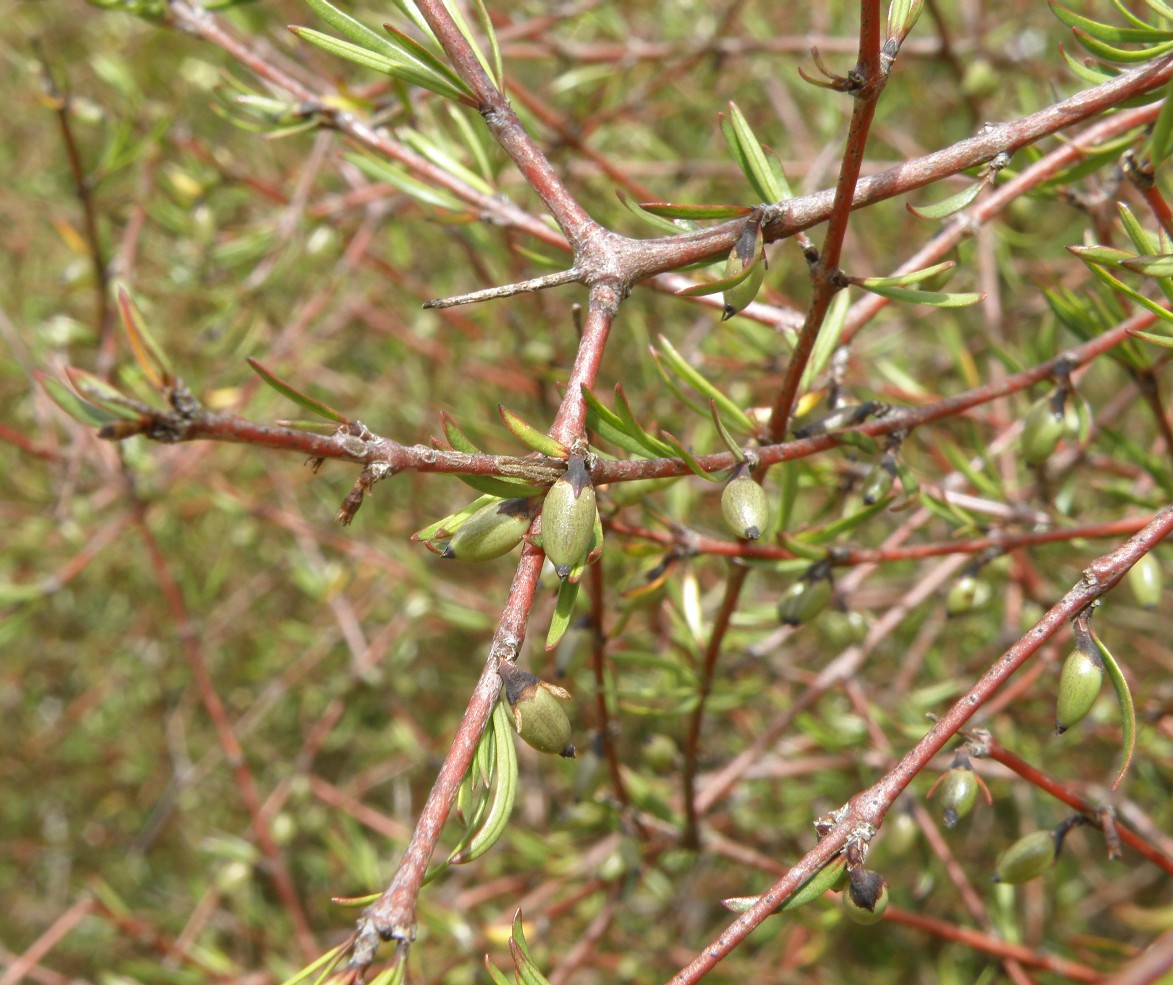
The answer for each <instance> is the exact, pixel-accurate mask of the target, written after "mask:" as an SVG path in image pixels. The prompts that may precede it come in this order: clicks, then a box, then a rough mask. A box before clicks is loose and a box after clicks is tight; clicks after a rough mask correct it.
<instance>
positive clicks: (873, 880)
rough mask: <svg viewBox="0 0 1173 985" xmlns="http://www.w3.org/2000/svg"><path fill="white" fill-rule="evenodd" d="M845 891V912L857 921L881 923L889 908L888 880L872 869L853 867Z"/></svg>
mask: <svg viewBox="0 0 1173 985" xmlns="http://www.w3.org/2000/svg"><path fill="white" fill-rule="evenodd" d="M849 878H850V882H848V884H847V889H845V890H844V891H843V912H844V913H846V914H847V915H848V916H849V917H850V918H851V919H852V920H854V921H855V922H856V923H862V924H864V925H865V926H866V925H868V924H873V923H879V922H880V920H882V919H883V917H884V911H885V910H886V909H888V880H887V879H885V878H884V877H883V876H882V875H880V873H878V872H872V871H871V870H870V869H864V868H859V869H853V870H852V871H851V873H850V876H849Z"/></svg>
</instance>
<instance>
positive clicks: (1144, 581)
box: [1128, 552, 1161, 609]
mask: <svg viewBox="0 0 1173 985" xmlns="http://www.w3.org/2000/svg"><path fill="white" fill-rule="evenodd" d="M1128 588H1129V589H1130V590H1131V592H1132V597H1133V598H1134V599H1135V600H1136V604H1137V605H1139V606H1142V607H1144V608H1146V609H1155V608H1156V607H1157V606H1158V605H1159V604H1160V601H1161V562H1160V561H1158V560H1157V559H1156V557H1155V556H1154V555H1153V554H1152V553H1151V552H1150V553H1148V554H1146V555H1145V556H1144V557H1142V558H1141V559H1140V560H1139V561H1137V562H1136V564H1134V565H1133V566H1132V567H1131V568H1129V569H1128Z"/></svg>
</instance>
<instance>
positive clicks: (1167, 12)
mask: <svg viewBox="0 0 1173 985" xmlns="http://www.w3.org/2000/svg"><path fill="white" fill-rule="evenodd" d="M1144 2H1145V3H1146V4H1148V6H1149V8H1150V9H1151V10H1153V11H1154V12H1155V13H1156V14H1157V16H1158V17H1164V18H1165V19H1166V20H1171V21H1173V7H1170V6H1169V5H1168V4H1167V3H1164V2H1163V0H1144Z"/></svg>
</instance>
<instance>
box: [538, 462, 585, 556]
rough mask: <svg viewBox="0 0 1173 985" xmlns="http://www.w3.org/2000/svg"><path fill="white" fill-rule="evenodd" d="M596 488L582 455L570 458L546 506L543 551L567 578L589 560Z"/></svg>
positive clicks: (546, 500)
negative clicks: (576, 566)
mask: <svg viewBox="0 0 1173 985" xmlns="http://www.w3.org/2000/svg"><path fill="white" fill-rule="evenodd" d="M595 513H596V510H595V487H594V486H592V485H591V477H590V475H588V474H587V470H586V463H585V461H584V460H583V457H582V456H581V455H572V456H570V459H569V461H568V462H567V464H566V472H565V473H563V474H562V475H561V476H559V478H558V481H557V482H555V483H554V484H553V485H552V486H551V487H550V490H549V492H547V493H546V498H545V500H544V501H543V503H542V550H544V551H545V552H546V557H548V558H549V559H550V563H551V564H552V565H554V570H555V571H556V572H557V573H558V577H559V578H565V577H566V576H567V575H569V574H570V572H571V571H572V570H573V569H574V567H575V565H577V564H580V563H581V562H582V561H583V559H584V558H585V557H586V554H587V551H588V550H589V549H590V546H591V537H592V535H593V534H594V530H595Z"/></svg>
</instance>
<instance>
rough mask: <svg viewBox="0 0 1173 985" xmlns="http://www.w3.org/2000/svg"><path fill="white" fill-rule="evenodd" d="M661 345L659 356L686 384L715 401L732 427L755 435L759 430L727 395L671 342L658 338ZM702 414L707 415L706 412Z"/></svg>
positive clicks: (660, 336)
mask: <svg viewBox="0 0 1173 985" xmlns="http://www.w3.org/2000/svg"><path fill="white" fill-rule="evenodd" d="M657 339H658V341H659V343H660V353H659V355H660V356H662V357H663V358H664V360H665V361H666V362H667V363H668V365H669V366H670V367H671V369H672V371H673V372H674V373H676V375H677V376H679V377H680V378H681V379H682V380H684V382H685V383H687V384H688V385H689V386H690V387H692V388H693V389H694V390H696V391H697V392H698V393H700V394H702V395H703V396H705V397H706V398H708V399H710V400H715V401H716V402H717V406H718V407H720V408H721V412H722V413H723V414H724V415H725V417H726V418H729V419H730V420H731V421H732V426H733V427H734V428H735V429H736V430H738V431H744V432H746V433H747V434H754V433H756V431H757V428H756V427H754V423H753V421H751V420H750V419H749V417H748V416H747V415H746V413H745V411H743V410H742V409H741V408H740V407H738V406H737V404H735V403H734V402H733V401H732V400H730V399H729V398H728V397H727V396H725V394H723V393H722V392H721V391H720V390H718V389H717V388H716V387H715V386H713V384H712V383H710V382H709V381H708V380H706V379H705V378H704V377H703V376H702V375H701V374H700V373H698V372H697V371H696V370H695V369H693V368H692V366H690V365H689V363H688V361H687V360H686V359H685V358H684V357H683V356H682V355H681V354H680V353H679V352H677V351H676V349H675V348H673V346H672V343H671V342H669V341H668V340H667V339H666V338H665V337H664V336H663V335H659V336H657ZM701 413H702V414H703V413H705V411H704V410H702V411H701Z"/></svg>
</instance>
